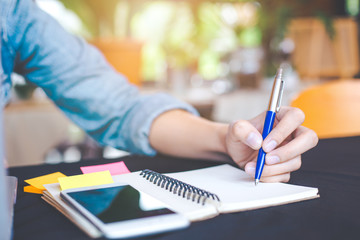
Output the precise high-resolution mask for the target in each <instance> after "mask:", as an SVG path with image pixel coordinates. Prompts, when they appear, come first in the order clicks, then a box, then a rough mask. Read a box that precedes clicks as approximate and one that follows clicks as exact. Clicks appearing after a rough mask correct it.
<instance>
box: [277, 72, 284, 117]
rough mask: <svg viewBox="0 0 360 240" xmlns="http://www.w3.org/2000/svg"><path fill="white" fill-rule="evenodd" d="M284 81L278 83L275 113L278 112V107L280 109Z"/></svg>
mask: <svg viewBox="0 0 360 240" xmlns="http://www.w3.org/2000/svg"><path fill="white" fill-rule="evenodd" d="M284 84H285V82H284V80H282V79H281V82H280V93H279V97H278V100H277V102H276V108H275V109H276V112H279V111H280V107H281V100H282V97H283V92H284Z"/></svg>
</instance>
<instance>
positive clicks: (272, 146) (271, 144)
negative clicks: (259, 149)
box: [263, 140, 277, 152]
mask: <svg viewBox="0 0 360 240" xmlns="http://www.w3.org/2000/svg"><path fill="white" fill-rule="evenodd" d="M276 146H277V143H276V141H275V140H271V141H270V142H268V143H267V144H265V146H264V147H263V149H264V151H265V152H271V151H272V150H274V149H275V148H276Z"/></svg>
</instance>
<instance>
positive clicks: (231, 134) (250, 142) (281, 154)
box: [225, 107, 318, 182]
mask: <svg viewBox="0 0 360 240" xmlns="http://www.w3.org/2000/svg"><path fill="white" fill-rule="evenodd" d="M265 115H266V112H264V113H262V114H260V115H259V116H257V117H255V118H254V119H252V120H250V121H245V120H240V121H236V122H234V123H233V124H231V125H230V126H229V129H228V132H227V135H226V141H225V145H226V152H227V154H228V155H229V156H230V157H231V158H232V159H233V160H234V161H235V162H236V163H237V164H238V165H239V166H240V167H241V168H243V169H245V172H246V173H248V174H249V175H251V176H253V177H255V168H256V160H257V154H258V151H257V150H259V149H260V147H262V148H263V150H264V151H265V152H266V153H267V154H266V157H265V165H264V169H263V172H262V175H261V179H260V181H262V182H288V181H289V179H290V173H291V172H293V171H295V170H298V169H299V168H300V166H301V154H302V153H304V152H306V151H307V150H309V149H311V148H313V147H315V146H316V144H317V142H318V137H317V135H316V133H315V132H314V131H312V130H310V129H308V128H306V127H304V126H301V124H302V123H303V122H304V119H305V115H304V113H303V112H302V111H301V110H300V109H298V108H293V107H282V108H281V110H280V111H279V112H278V113H277V114H276V119H275V123H274V128H273V130H272V131H271V132H270V133H269V135H268V136H267V137H266V138H265V139H264V141H263V140H262V136H261V132H262V128H263V124H264V119H265Z"/></svg>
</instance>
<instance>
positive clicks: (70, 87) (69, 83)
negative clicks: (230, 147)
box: [0, 0, 197, 155]
mask: <svg viewBox="0 0 360 240" xmlns="http://www.w3.org/2000/svg"><path fill="white" fill-rule="evenodd" d="M0 34H1V43H0V44H1V45H0V49H1V58H0V59H1V60H0V61H1V62H0V80H1V96H0V97H1V98H2V99H1V102H2V103H4V102H6V101H8V100H9V94H10V88H11V80H10V74H11V73H12V72H16V73H18V74H21V75H23V76H24V77H25V78H26V79H27V80H29V81H30V82H32V83H34V84H36V85H37V86H39V87H41V88H42V89H44V91H45V93H46V94H47V96H48V97H49V98H50V99H51V100H52V101H53V102H54V103H55V104H56V105H57V106H58V107H59V108H60V109H61V110H62V111H63V112H64V113H65V114H66V116H67V117H68V118H70V119H71V120H72V121H73V122H74V123H75V124H77V125H78V126H80V127H81V128H82V129H84V130H85V131H86V132H87V133H88V134H89V135H90V136H92V137H93V138H94V139H96V140H97V141H98V142H99V143H100V144H102V145H109V146H112V147H115V148H118V149H124V150H127V151H129V152H132V153H140V154H147V155H153V154H155V153H156V152H155V150H154V149H153V148H152V147H151V146H150V144H149V140H148V136H149V130H150V126H151V124H152V122H153V120H154V119H155V118H156V117H157V116H159V114H161V113H163V112H165V111H168V110H171V109H184V110H187V111H189V112H192V113H194V114H197V113H196V110H194V108H192V107H191V106H189V105H187V104H185V103H183V102H181V101H179V100H176V99H174V98H173V97H171V96H169V95H167V94H156V95H148V96H142V95H140V94H139V92H138V90H137V88H136V87H134V86H133V85H131V84H129V83H128V82H127V80H126V78H125V77H124V76H122V75H121V74H119V73H117V72H116V71H115V70H114V69H113V68H112V67H111V66H109V64H108V63H107V62H106V61H105V59H104V57H103V56H102V55H101V54H100V53H99V51H98V50H97V49H95V48H94V47H92V46H91V45H89V44H87V43H86V42H85V41H84V40H83V39H81V38H79V37H76V36H73V35H71V34H69V33H67V32H66V31H65V30H64V29H63V28H62V27H61V26H60V25H59V24H58V23H57V22H56V21H55V20H54V19H52V18H51V17H50V16H49V15H47V14H46V13H44V12H43V11H42V10H40V9H39V8H38V7H37V6H36V4H35V3H34V2H33V1H32V0H0ZM3 105H4V104H3ZM174 127H176V126H174ZM44 131H46V130H44Z"/></svg>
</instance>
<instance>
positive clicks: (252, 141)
mask: <svg viewBox="0 0 360 240" xmlns="http://www.w3.org/2000/svg"><path fill="white" fill-rule="evenodd" d="M246 142H247V144H248V145H249V146H250V147H252V148H260V146H261V142H262V139H261V138H260V137H259V136H258V135H257V134H256V133H254V132H251V133H250V134H249V136H248V137H247V139H246Z"/></svg>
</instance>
